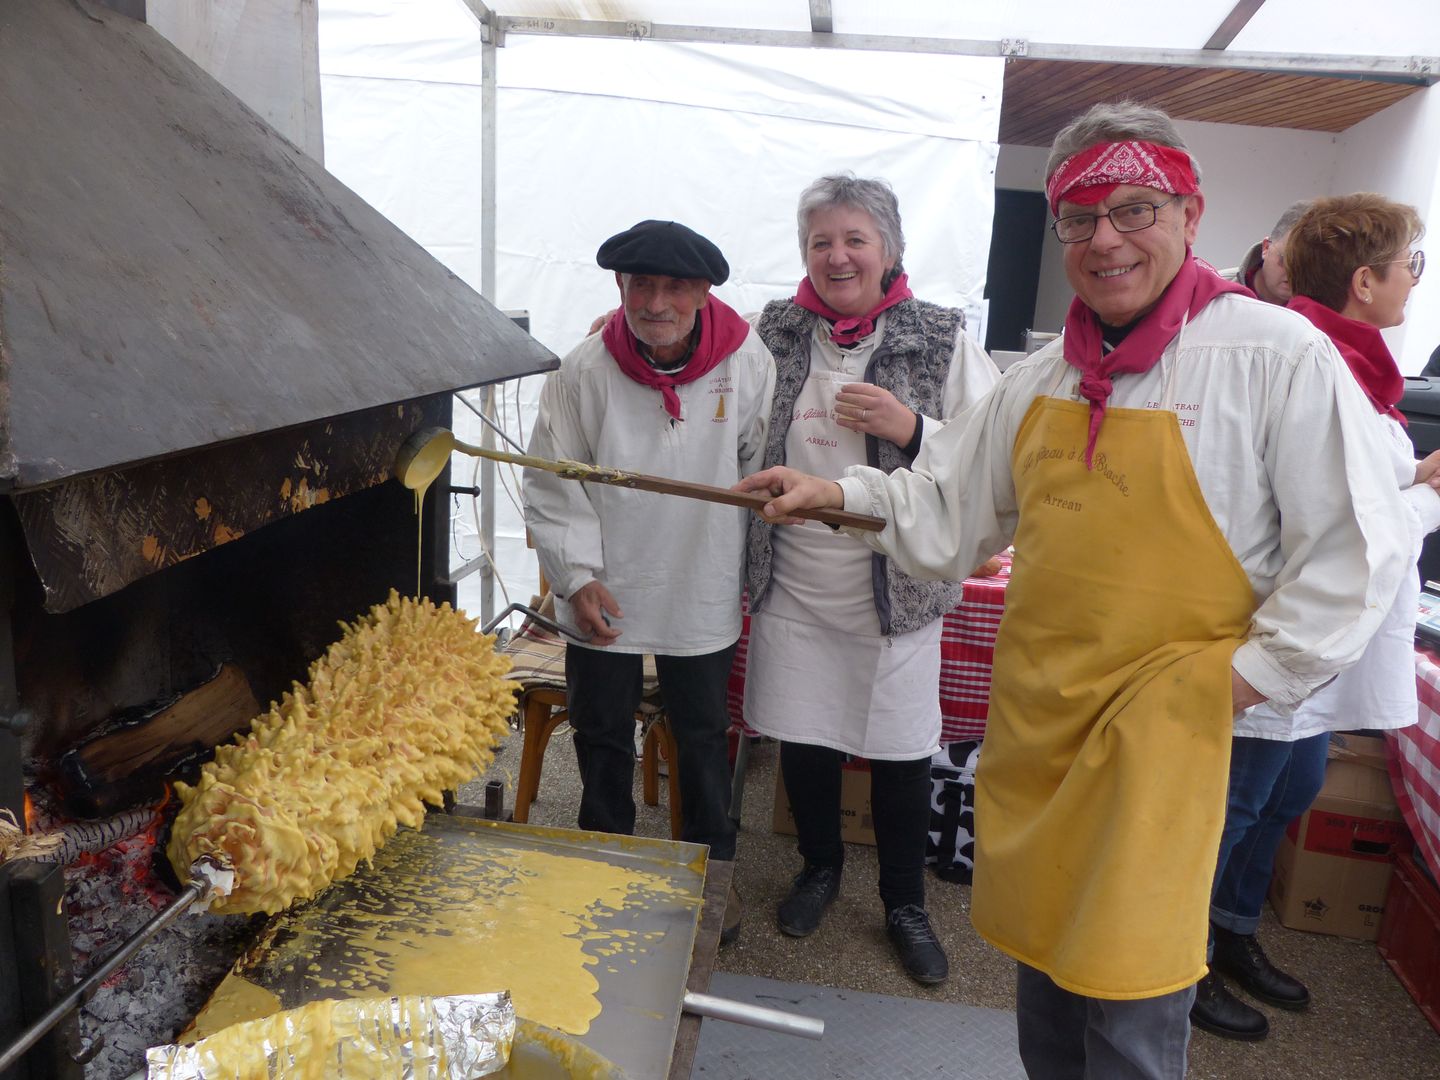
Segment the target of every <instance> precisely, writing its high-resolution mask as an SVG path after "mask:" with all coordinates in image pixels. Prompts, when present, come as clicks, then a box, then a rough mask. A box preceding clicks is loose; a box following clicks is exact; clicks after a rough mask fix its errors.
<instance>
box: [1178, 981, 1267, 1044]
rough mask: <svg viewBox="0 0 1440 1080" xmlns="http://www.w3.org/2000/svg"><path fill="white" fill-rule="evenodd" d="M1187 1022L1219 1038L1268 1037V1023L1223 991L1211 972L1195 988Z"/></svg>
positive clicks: (1230, 994) (1256, 1039)
mask: <svg viewBox="0 0 1440 1080" xmlns="http://www.w3.org/2000/svg"><path fill="white" fill-rule="evenodd" d="M1190 1023H1192V1024H1194V1025H1195V1026H1196V1027H1198V1028H1200V1029H1201V1030H1202V1031H1208V1032H1210V1034H1211V1035H1219V1036H1220V1037H1221V1038H1222V1039H1238V1040H1240V1041H1241V1042H1256V1041H1258V1040H1260V1039H1263V1038H1265V1036H1266V1035H1268V1034H1270V1021H1269V1020H1267V1019H1266V1018H1265V1014H1264V1013H1262V1012H1260V1011H1259V1010H1258V1009H1252V1008H1251V1007H1250V1006H1249V1005H1246V1004H1245V1003H1244V1002H1243V1001H1241V1000H1240V999H1239V998H1237V997H1236V996H1235V995H1234V994H1232V993H1230V991H1229V990H1228V989H1227V988H1226V986H1225V982H1224V980H1223V979H1221V978H1220V976H1219V975H1216V974H1215V973H1214V972H1213V971H1210V972H1207V973H1206V975H1205V977H1204V978H1203V979H1201V980H1200V982H1199V983H1197V984H1196V986H1195V1004H1193V1005H1191V1006H1190Z"/></svg>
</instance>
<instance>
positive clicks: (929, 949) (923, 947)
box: [885, 904, 950, 986]
mask: <svg viewBox="0 0 1440 1080" xmlns="http://www.w3.org/2000/svg"><path fill="white" fill-rule="evenodd" d="M885 933H886V934H888V935H889V936H890V941H891V943H893V944H894V946H895V952H896V953H898V954H899V956H900V965H901V967H903V968H904V969H905V974H906V975H909V976H910V977H911V978H912V979H914V980H915V981H916V982H918V983H925V984H926V985H927V986H933V985H934V984H935V983H942V982H944V981H945V980H946V979H947V978H949V977H950V961H949V960H947V959H946V958H945V950H944V949H942V948H941V947H940V939H939V938H937V937H936V936H935V931H934V930H932V929H931V928H930V916H929V915H927V914H925V909H924V908H922V907H921V906H920V905H919V904H906V905H905V906H904V907H898V908H896V909H895V910H893V911H891V912H890V913H889V914H888V915H886V916H885Z"/></svg>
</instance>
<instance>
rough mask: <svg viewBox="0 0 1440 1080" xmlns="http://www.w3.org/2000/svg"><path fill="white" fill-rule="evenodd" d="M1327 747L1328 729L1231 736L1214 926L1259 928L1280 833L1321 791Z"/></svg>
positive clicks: (1212, 910) (1243, 930) (1212, 916)
mask: <svg viewBox="0 0 1440 1080" xmlns="http://www.w3.org/2000/svg"><path fill="white" fill-rule="evenodd" d="M1329 748H1330V734H1329V732H1322V733H1321V734H1319V735H1312V736H1311V737H1310V738H1308V739H1301V740H1299V741H1298V742H1277V741H1275V740H1273V739H1250V738H1242V737H1239V736H1237V737H1236V738H1235V739H1234V740H1233V745H1232V747H1231V750H1230V791H1229V795H1228V796H1227V798H1226V804H1225V828H1224V831H1223V832H1222V833H1221V834H1220V859H1219V862H1218V864H1217V865H1216V868H1215V886H1214V888H1213V889H1212V890H1211V893H1210V921H1211V922H1212V923H1214V924H1215V925H1216V926H1220V927H1223V928H1224V929H1226V930H1230V931H1233V932H1234V933H1237V934H1253V933H1255V929H1256V927H1258V926H1259V925H1260V908H1261V905H1263V904H1264V903H1265V893H1266V891H1267V890H1268V889H1269V887H1270V873H1271V871H1272V870H1273V868H1274V865H1275V852H1276V850H1277V849H1278V848H1279V847H1280V838H1281V837H1282V836H1284V835H1285V827H1286V826H1287V825H1289V824H1290V822H1292V821H1294V820H1295V819H1296V818H1297V817H1299V816H1300V815H1301V814H1303V813H1304V812H1305V811H1306V810H1308V809H1309V808H1310V804H1311V803H1312V802H1314V801H1315V796H1316V795H1318V794H1319V793H1320V787H1321V785H1322V784H1324V783H1325V759H1326V753H1327V751H1328V750H1329ZM1212 937H1213V935H1212ZM1210 951H1211V952H1213V951H1214V942H1213V940H1212V942H1211V948H1210Z"/></svg>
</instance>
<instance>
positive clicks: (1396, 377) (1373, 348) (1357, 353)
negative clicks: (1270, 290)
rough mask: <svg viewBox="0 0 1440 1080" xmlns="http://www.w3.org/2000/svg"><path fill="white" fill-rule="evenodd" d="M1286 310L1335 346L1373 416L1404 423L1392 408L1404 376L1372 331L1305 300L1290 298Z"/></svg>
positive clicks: (1353, 320)
mask: <svg viewBox="0 0 1440 1080" xmlns="http://www.w3.org/2000/svg"><path fill="white" fill-rule="evenodd" d="M1289 307H1290V308H1291V310H1293V311H1298V312H1299V313H1300V314H1301V315H1304V316H1305V317H1306V318H1307V319H1309V320H1310V321H1311V322H1312V323H1314V324H1315V327H1316V329H1318V330H1320V331H1322V332H1323V333H1324V334H1325V336H1326V337H1328V338H1329V339H1330V340H1331V341H1333V342H1334V343H1335V348H1336V349H1338V350H1339V351H1340V355H1341V356H1342V357H1344V358H1345V363H1346V364H1348V365H1349V367H1350V374H1352V375H1354V376H1355V381H1356V382H1358V383H1359V384H1360V389H1361V390H1364V391H1365V396H1366V397H1368V398H1369V399H1370V404H1372V405H1374V406H1375V411H1376V412H1379V413H1383V414H1384V415H1386V416H1393V417H1394V418H1395V419H1396V420H1398V421H1400V423H1402V424H1404V423H1406V420H1405V414H1404V413H1402V412H1401V411H1400V410H1399V409H1397V408H1396V407H1395V406H1396V404H1397V403H1398V402H1399V400H1400V395H1401V394H1403V393H1405V376H1404V375H1402V374H1400V367H1399V365H1398V364H1396V363H1395V357H1394V356H1392V355H1391V354H1390V347H1389V346H1388V345H1386V344H1385V339H1384V338H1383V337H1381V336H1380V331H1379V330H1378V329H1377V328H1376V327H1374V326H1371V325H1370V324H1369V323H1366V322H1361V321H1360V320H1359V319H1352V318H1350V317H1349V316H1348V315H1341V314H1340V313H1339V312H1338V311H1332V310H1331V309H1330V308H1328V307H1326V306H1325V305H1324V304H1322V303H1320V302H1318V301H1316V300H1312V299H1311V298H1310V297H1308V296H1296V297H1293V298H1292V299H1291V300H1290V304H1289Z"/></svg>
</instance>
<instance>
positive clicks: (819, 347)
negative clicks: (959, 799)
mask: <svg viewBox="0 0 1440 1080" xmlns="http://www.w3.org/2000/svg"><path fill="white" fill-rule="evenodd" d="M885 322H886V316H885V314H884V313H882V314H881V315H880V317H879V318H878V319H877V320H876V326H875V331H874V333H872V334H870V335H869V336H868V337H867V338H865V339H864V340H863V341H861V342H859V343H857V344H855V345H854V346H852V347H850V348H849V349H842V348H840V347H839V346H838V345H836V344H835V343H834V342H832V341H831V340H830V325H829V324H828V323H827V322H825V320H823V319H820V320H817V322H816V324H815V333H814V335H813V337H812V338H811V342H810V373H809V375H808V376H807V378H806V380H805V384H804V386H803V387H802V388H801V390H800V394H799V397H798V398H797V399H796V402H795V412H794V418H793V419H792V421H791V423H790V428H789V430H788V431H787V432H786V436H785V458H786V464H787V465H789V466H790V467H791V468H795V469H800V470H801V471H802V472H807V473H812V474H814V475H816V476H823V477H826V478H828V479H839V478H840V476H841V475H843V473H844V471H845V469H846V468H847V467H848V466H851V465H855V464H859V463H863V462H864V461H865V436H864V435H862V434H861V433H859V432H856V431H851V430H850V429H849V428H845V427H841V426H840V425H839V424H838V423H836V422H835V414H834V410H835V395H836V394H837V393H839V392H840V389H841V388H842V387H844V386H845V385H847V384H849V383H858V382H863V381H864V377H865V368H866V365H867V364H868V363H869V362H870V358H871V356H872V355H873V353H874V351H875V349H876V347H877V346H878V345H879V343H880V342H881V340H883V338H884V334H885ZM998 378H999V373H998V372H997V371H996V369H995V365H994V364H993V363H992V362H991V361H990V358H989V357H988V356H987V355H986V354H985V352H984V351H983V350H982V349H981V348H980V347H979V346H978V345H976V344H975V343H974V342H973V341H972V340H971V339H970V338H969V337H967V336H966V334H965V333H964V331H963V330H962V331H961V332H960V333H959V335H958V336H957V338H956V347H955V353H954V356H953V358H952V359H951V362H950V370H949V372H948V374H947V376H946V381H945V388H944V391H943V395H942V408H943V410H944V412H945V415H946V416H947V417H949V416H952V415H954V414H955V413H957V412H959V411H961V410H962V409H964V408H965V407H966V406H967V405H968V404H969V403H971V402H973V401H978V400H979V399H980V398H981V397H983V396H984V394H985V393H986V392H988V391H989V389H990V388H991V387H992V386H993V385H994V384H995V382H996V381H997V380H998ZM921 423H922V424H924V425H925V434H924V436H922V441H923V438H924V437H928V436H929V434H930V432H931V431H934V430H938V429H939V427H940V426H941V424H940V423H939V422H938V421H936V420H935V419H933V418H929V417H922V418H921ZM773 538H774V540H773V543H774V557H773V558H774V561H773V564H772V566H773V570H772V575H773V576H772V578H771V584H770V591H769V594H768V595H767V596H766V599H765V606H764V608H763V609H762V610H761V611H759V612H756V613H754V614H752V615H751V619H750V646H749V651H748V660H747V669H746V673H745V719H746V722H747V723H748V724H749V725H750V726H751V727H753V728H755V730H757V731H759V732H761V733H762V734H764V735H769V736H770V737H772V738H776V739H781V740H784V741H786V742H797V743H808V744H811V745H818V746H828V747H831V748H832V749H835V750H841V751H843V752H845V753H847V754H855V755H859V756H861V757H867V758H876V759H879V760H889V761H909V760H913V759H916V758H922V757H928V756H929V755H931V754H933V753H934V752H935V751H936V750H938V749H939V747H940V719H941V718H940V690H939V687H940V634H941V629H942V623H943V620H942V619H936V620H934V621H933V622H931V623H930V624H929V625H928V626H924V627H921V628H920V629H919V630H915V631H912V632H910V633H908V634H897V635H893V636H891V637H888V638H887V637H884V636H882V635H881V633H880V617H879V615H877V614H876V611H875V594H874V591H873V586H872V584H871V576H870V560H871V552H870V549H869V548H868V547H866V546H865V545H864V544H862V543H859V542H858V541H856V540H855V539H853V538H852V537H849V536H846V535H845V534H844V533H839V532H836V531H835V530H834V529H832V528H830V526H828V525H823V524H821V523H820V522H816V521H809V522H806V523H805V524H803V525H793V526H783V527H780V528H776V529H775V530H774V533H773Z"/></svg>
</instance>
